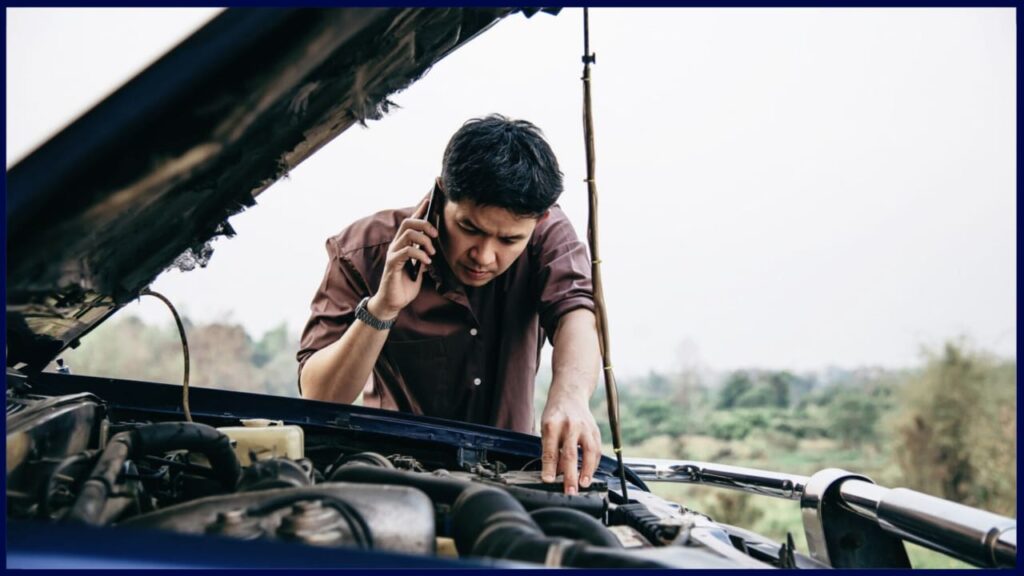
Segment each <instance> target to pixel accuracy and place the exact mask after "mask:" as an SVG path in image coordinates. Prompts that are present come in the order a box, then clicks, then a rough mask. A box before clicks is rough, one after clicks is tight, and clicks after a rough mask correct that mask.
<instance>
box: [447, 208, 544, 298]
mask: <svg viewBox="0 0 1024 576" xmlns="http://www.w3.org/2000/svg"><path fill="white" fill-rule="evenodd" d="M442 214H443V217H444V225H443V228H444V231H443V233H442V236H441V241H442V243H443V245H444V255H445V260H447V262H448V267H449V268H450V269H451V270H452V272H453V273H454V274H455V277H456V278H458V280H459V282H462V284H464V285H466V286H473V287H477V286H483V285H484V284H487V283H488V282H490V281H491V280H494V279H495V278H497V277H498V276H500V275H501V274H502V273H503V272H505V270H508V268H509V266H511V265H512V263H513V262H515V260H516V258H518V257H519V255H520V254H522V253H523V250H525V249H526V245H527V244H528V243H529V241H530V235H531V234H533V229H534V228H536V226H537V223H538V222H539V221H540V220H543V219H544V218H545V217H547V213H545V214H544V216H541V217H540V218H533V217H530V216H519V215H517V214H514V213H512V212H510V211H509V210H506V209H505V208H498V207H496V206H480V205H478V204H477V203H475V202H473V201H472V200H461V201H459V202H454V201H451V200H449V201H447V202H446V203H445V205H444V210H443V212H442Z"/></svg>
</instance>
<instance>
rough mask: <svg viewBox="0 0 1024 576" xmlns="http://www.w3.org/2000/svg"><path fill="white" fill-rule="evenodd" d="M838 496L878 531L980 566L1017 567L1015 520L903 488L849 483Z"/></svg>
mask: <svg viewBox="0 0 1024 576" xmlns="http://www.w3.org/2000/svg"><path fill="white" fill-rule="evenodd" d="M839 495H840V496H841V497H842V499H843V501H844V502H845V503H846V504H847V505H848V506H849V508H850V509H851V510H853V511H854V512H856V513H857V514H859V515H861V516H864V517H866V518H870V519H872V520H875V521H877V522H878V524H879V526H881V527H882V529H883V530H885V531H887V532H889V533H891V534H895V535H897V536H899V537H901V538H903V539H905V540H909V541H911V542H915V543H917V544H920V545H922V546H925V547H927V548H931V549H933V550H937V551H939V552H942V553H944V554H948V555H950V556H954V557H956V558H960V559H961V560H964V561H967V562H970V563H971V564H975V565H979V566H1002V567H1012V566H1016V562H1017V521H1016V520H1014V519H1013V518H1007V517H1005V516H1000V515H998V514H993V513H991V512H986V511H984V510H978V509H977V508H971V507H970V506H965V505H963V504H957V503H956V502H950V501H949V500H944V499H942V498H938V497H935V496H929V495H928V494H923V493H921V492H916V491H914V490H908V489H906V488H894V489H887V488H882V487H880V486H877V485H875V484H871V483H869V482H865V481H863V480H856V479H850V480H846V481H844V482H843V483H842V484H841V485H840V487H839Z"/></svg>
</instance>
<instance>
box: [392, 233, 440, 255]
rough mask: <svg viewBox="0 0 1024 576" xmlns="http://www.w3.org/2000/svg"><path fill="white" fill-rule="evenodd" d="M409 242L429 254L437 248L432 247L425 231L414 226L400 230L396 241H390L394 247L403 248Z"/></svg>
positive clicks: (432, 244) (433, 252)
mask: <svg viewBox="0 0 1024 576" xmlns="http://www.w3.org/2000/svg"><path fill="white" fill-rule="evenodd" d="M411 244H415V245H416V246H417V247H419V248H421V249H423V250H425V251H426V252H427V253H429V254H435V253H436V252H437V250H436V249H435V248H434V243H433V242H432V241H431V240H430V236H428V235H427V234H426V233H425V232H421V231H419V230H416V229H414V228H408V229H406V231H405V232H402V233H401V234H400V235H399V236H398V239H397V240H396V241H394V242H393V243H392V245H393V246H395V248H396V249H400V248H404V247H406V246H409V245H411Z"/></svg>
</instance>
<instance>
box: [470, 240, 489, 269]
mask: <svg viewBox="0 0 1024 576" xmlns="http://www.w3.org/2000/svg"><path fill="white" fill-rule="evenodd" d="M494 256H495V254H494V249H493V248H492V247H491V246H490V243H489V242H482V243H480V244H477V245H476V246H474V247H473V248H472V250H470V251H469V257H470V258H472V259H473V263H474V264H476V265H477V266H479V267H480V268H486V267H488V266H490V265H491V264H494Z"/></svg>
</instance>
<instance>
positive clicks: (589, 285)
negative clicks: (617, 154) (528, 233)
mask: <svg viewBox="0 0 1024 576" xmlns="http://www.w3.org/2000/svg"><path fill="white" fill-rule="evenodd" d="M533 243H534V244H535V246H534V251H535V256H534V257H535V258H537V262H538V270H539V274H538V280H539V284H538V286H537V290H538V292H539V296H538V302H539V305H538V311H539V314H540V324H541V327H542V328H543V329H544V332H545V333H546V334H547V337H548V339H549V340H552V339H553V338H554V334H555V328H557V327H558V321H559V320H560V319H561V318H562V316H563V315H565V314H567V313H569V312H571V311H573V310H577V309H579V308H586V309H587V310H590V311H592V312H593V311H594V287H593V281H592V279H591V268H590V264H591V263H590V255H589V251H588V250H587V246H586V244H584V243H583V242H581V241H580V239H579V237H577V236H576V231H575V230H574V229H573V227H572V223H571V222H569V219H568V218H567V217H566V216H565V213H564V212H562V210H561V209H560V208H558V207H557V206H555V207H553V208H552V209H551V213H550V216H549V217H548V218H547V219H545V220H544V221H543V222H541V223H540V224H538V225H537V229H536V230H535V231H534V237H533Z"/></svg>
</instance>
